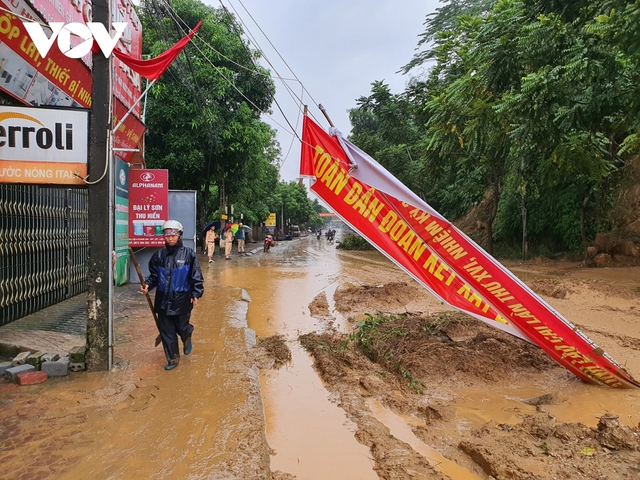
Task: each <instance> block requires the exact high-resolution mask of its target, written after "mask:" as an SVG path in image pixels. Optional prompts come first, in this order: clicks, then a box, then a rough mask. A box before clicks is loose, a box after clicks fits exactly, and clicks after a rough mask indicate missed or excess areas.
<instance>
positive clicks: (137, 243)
mask: <svg viewBox="0 0 640 480" xmlns="http://www.w3.org/2000/svg"><path fill="white" fill-rule="evenodd" d="M168 215H169V171H168V170H150V169H139V170H138V169H132V170H129V245H130V246H132V247H162V246H164V237H163V235H162V224H163V223H164V222H165V221H166V220H168V219H169V216H168Z"/></svg>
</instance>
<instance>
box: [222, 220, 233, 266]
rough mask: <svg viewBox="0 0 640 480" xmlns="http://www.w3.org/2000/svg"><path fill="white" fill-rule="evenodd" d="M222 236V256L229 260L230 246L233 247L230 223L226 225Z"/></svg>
mask: <svg viewBox="0 0 640 480" xmlns="http://www.w3.org/2000/svg"><path fill="white" fill-rule="evenodd" d="M222 236H223V237H224V258H226V259H227V260H229V259H230V258H231V248H233V232H232V231H231V225H227V226H226V227H225V229H224V233H223V234H222Z"/></svg>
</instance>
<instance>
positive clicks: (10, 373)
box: [0, 346, 86, 385]
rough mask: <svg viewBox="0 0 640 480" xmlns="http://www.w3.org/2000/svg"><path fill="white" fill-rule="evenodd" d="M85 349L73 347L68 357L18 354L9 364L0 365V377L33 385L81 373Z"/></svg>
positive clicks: (45, 354)
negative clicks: (70, 373) (51, 378)
mask: <svg viewBox="0 0 640 480" xmlns="http://www.w3.org/2000/svg"><path fill="white" fill-rule="evenodd" d="M85 352H86V347H84V346H81V347H73V348H72V349H71V351H70V352H69V356H63V357H60V356H59V355H58V354H57V353H46V352H35V353H31V352H20V353H19V354H18V355H16V357H15V358H14V359H13V360H12V361H10V362H2V363H0V376H1V375H4V377H5V379H6V380H7V381H9V382H13V383H17V384H18V385H35V384H36V383H42V382H45V381H46V380H47V378H49V377H64V376H65V375H68V374H69V371H72V372H81V371H84V370H85V368H86V364H85Z"/></svg>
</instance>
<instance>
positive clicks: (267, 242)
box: [262, 235, 273, 252]
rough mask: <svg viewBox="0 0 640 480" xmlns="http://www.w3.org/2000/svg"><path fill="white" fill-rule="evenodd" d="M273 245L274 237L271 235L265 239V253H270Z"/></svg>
mask: <svg viewBox="0 0 640 480" xmlns="http://www.w3.org/2000/svg"><path fill="white" fill-rule="evenodd" d="M272 243H273V237H272V236H271V235H267V236H266V237H265V239H264V246H263V247H262V250H263V251H265V252H268V251H269V249H270V248H271V244H272Z"/></svg>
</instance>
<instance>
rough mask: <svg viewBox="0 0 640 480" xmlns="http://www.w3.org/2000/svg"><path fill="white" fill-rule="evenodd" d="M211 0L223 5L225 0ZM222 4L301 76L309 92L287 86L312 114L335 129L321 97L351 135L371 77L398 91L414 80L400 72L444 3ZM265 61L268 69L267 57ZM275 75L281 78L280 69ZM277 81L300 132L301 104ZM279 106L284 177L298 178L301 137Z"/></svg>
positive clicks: (260, 0) (263, 0)
mask: <svg viewBox="0 0 640 480" xmlns="http://www.w3.org/2000/svg"><path fill="white" fill-rule="evenodd" d="M205 1H207V2H208V3H210V4H211V5H212V6H216V7H219V6H220V2H215V1H213V0H205ZM222 3H224V5H225V6H226V7H227V8H228V9H229V10H230V11H231V12H232V13H235V14H237V16H238V17H239V18H240V19H241V21H242V22H243V23H244V28H245V30H247V31H248V33H249V34H250V35H251V36H253V37H254V39H255V41H256V43H257V46H258V47H259V49H260V50H262V51H263V52H264V54H265V55H266V57H267V58H268V60H270V61H271V63H272V64H273V65H274V67H275V69H276V70H277V72H278V74H279V75H281V76H282V77H285V78H293V77H294V74H295V77H297V78H298V79H299V80H300V83H301V84H302V86H304V88H305V89H306V90H307V92H308V93H307V92H305V93H304V94H303V93H302V86H301V85H300V83H297V82H295V81H293V82H292V81H290V82H288V84H289V85H290V86H291V88H292V89H293V90H294V91H295V92H296V94H297V96H298V97H300V96H302V95H304V96H303V97H302V98H303V100H304V103H306V104H308V105H309V109H310V114H311V115H312V117H313V118H314V119H316V120H317V121H320V124H321V126H322V127H324V128H325V129H328V127H329V124H328V123H327V122H326V120H325V119H324V117H323V115H322V113H321V112H320V111H319V110H318V108H317V107H316V106H315V102H317V103H318V104H321V105H322V106H324V107H325V109H326V110H327V113H328V115H329V117H330V118H331V120H332V121H333V123H334V125H335V126H336V128H338V130H340V131H341V132H343V133H344V134H345V135H347V134H348V133H349V131H350V129H351V124H350V123H349V116H348V114H347V110H349V109H351V108H354V107H355V106H356V99H357V98H358V97H361V96H368V95H369V94H370V92H371V83H372V82H374V81H376V80H383V81H384V82H385V83H387V84H389V86H390V88H391V91H392V92H393V93H400V92H401V91H402V90H404V86H405V84H406V82H407V80H408V77H407V76H406V75H401V74H397V73H396V72H397V71H398V70H399V69H400V68H401V67H402V66H404V65H406V64H407V63H408V62H409V61H410V60H411V58H412V57H413V54H414V53H415V48H416V46H417V44H418V40H419V38H418V36H419V35H420V34H421V33H422V32H423V31H424V25H423V24H424V21H425V18H426V16H427V14H429V13H431V12H433V11H435V9H436V8H438V6H439V5H440V4H439V2H438V0H223V2H222ZM247 12H248V13H247ZM254 21H255V23H254ZM256 24H257V25H256ZM260 30H262V31H263V32H264V34H263V33H262V32H261V31H260ZM265 35H266V38H265ZM267 38H268V40H267ZM269 41H270V42H271V43H272V44H273V47H272V46H271V45H270V44H269ZM254 46H255V45H254ZM274 47H275V49H277V51H276V50H274ZM278 54H279V55H280V56H282V57H283V59H284V62H286V64H287V65H288V67H290V69H291V70H289V68H288V67H287V65H285V64H284V62H283V60H282V59H280V57H279V56H278ZM263 64H264V65H265V66H267V67H268V65H267V64H266V62H263ZM291 71H293V73H291ZM272 74H274V75H275V72H274V71H273V69H272ZM275 84H276V100H277V101H278V103H279V104H280V105H281V107H282V109H283V110H284V112H285V115H286V117H287V119H288V120H289V122H290V123H291V125H292V126H293V127H294V128H295V129H296V131H297V132H298V135H299V136H301V135H302V117H301V116H300V118H299V116H298V112H299V108H298V106H297V103H296V102H294V101H293V100H292V99H291V97H290V94H289V93H287V91H286V88H285V87H284V85H283V83H282V82H281V81H279V80H276V81H275ZM309 95H310V96H309ZM273 111H274V114H273V116H272V117H270V118H269V117H265V118H263V119H264V120H265V121H266V122H268V123H270V124H271V125H272V126H273V127H274V128H276V129H277V130H278V140H279V141H280V146H281V148H282V154H283V157H285V161H284V164H283V165H282V168H281V172H280V173H281V177H282V179H283V180H286V181H289V180H293V179H295V178H297V177H298V168H299V167H298V165H299V161H300V142H299V141H298V140H297V139H295V137H294V136H293V134H292V133H291V128H290V127H289V126H288V125H287V123H286V121H285V120H284V118H283V117H282V115H280V113H279V112H278V108H277V106H276V105H275V104H274V105H273Z"/></svg>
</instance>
